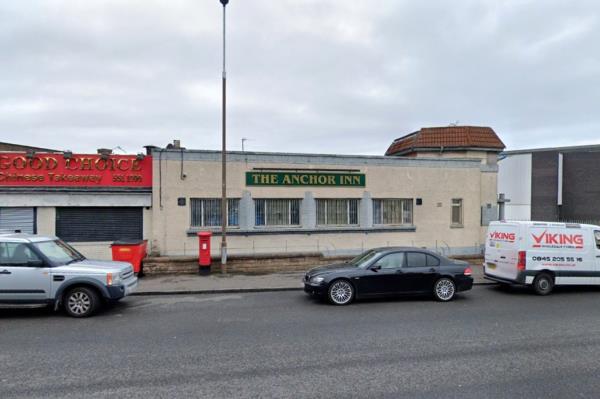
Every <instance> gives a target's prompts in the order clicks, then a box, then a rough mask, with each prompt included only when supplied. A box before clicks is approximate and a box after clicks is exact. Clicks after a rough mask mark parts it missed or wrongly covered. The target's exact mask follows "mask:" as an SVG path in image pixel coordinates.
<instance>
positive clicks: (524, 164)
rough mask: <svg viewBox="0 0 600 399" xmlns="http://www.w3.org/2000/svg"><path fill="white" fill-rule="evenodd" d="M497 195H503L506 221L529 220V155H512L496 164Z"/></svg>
mask: <svg viewBox="0 0 600 399" xmlns="http://www.w3.org/2000/svg"><path fill="white" fill-rule="evenodd" d="M498 193H504V194H505V196H506V198H508V199H510V202H509V203H507V204H506V211H505V217H506V219H507V220H531V154H514V155H508V156H506V158H504V159H502V160H500V161H499V162H498Z"/></svg>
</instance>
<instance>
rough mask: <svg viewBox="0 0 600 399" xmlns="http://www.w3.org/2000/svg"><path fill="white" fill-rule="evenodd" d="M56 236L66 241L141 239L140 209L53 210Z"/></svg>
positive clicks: (78, 208) (141, 222)
mask: <svg viewBox="0 0 600 399" xmlns="http://www.w3.org/2000/svg"><path fill="white" fill-rule="evenodd" d="M56 235H57V236H58V237H60V238H61V239H63V240H64V241H69V242H84V241H85V242H90V241H91V242H93V241H115V240H130V239H131V240H141V239H142V235H143V215H142V208H140V207H76V208H75V207H74V208H56Z"/></svg>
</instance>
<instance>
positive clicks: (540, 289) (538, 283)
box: [533, 273, 554, 295]
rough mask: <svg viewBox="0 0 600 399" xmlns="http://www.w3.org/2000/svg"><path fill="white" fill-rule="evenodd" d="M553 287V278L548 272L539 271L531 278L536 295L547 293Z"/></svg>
mask: <svg viewBox="0 0 600 399" xmlns="http://www.w3.org/2000/svg"><path fill="white" fill-rule="evenodd" d="M552 288H554V279H553V278H552V276H551V275H550V274H548V273H540V274H538V275H537V276H536V277H535V279H534V280H533V291H535V293H536V294H538V295H548V294H549V293H551V292H552Z"/></svg>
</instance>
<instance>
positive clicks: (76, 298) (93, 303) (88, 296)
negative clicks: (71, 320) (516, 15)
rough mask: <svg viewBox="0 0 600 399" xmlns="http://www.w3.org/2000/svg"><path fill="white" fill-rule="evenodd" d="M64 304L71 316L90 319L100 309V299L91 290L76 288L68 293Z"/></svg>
mask: <svg viewBox="0 0 600 399" xmlns="http://www.w3.org/2000/svg"><path fill="white" fill-rule="evenodd" d="M63 304H64V307H65V311H66V312H67V314H68V315H69V316H71V317H89V316H91V315H93V314H94V312H95V311H96V309H97V308H98V305H99V304H100V298H99V297H98V294H97V293H96V291H94V290H93V289H91V288H87V287H75V288H73V289H70V290H69V291H68V292H67V293H66V295H65V296H64V300H63Z"/></svg>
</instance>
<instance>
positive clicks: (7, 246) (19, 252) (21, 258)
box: [0, 242, 40, 266]
mask: <svg viewBox="0 0 600 399" xmlns="http://www.w3.org/2000/svg"><path fill="white" fill-rule="evenodd" d="M36 260H40V258H39V257H38V256H37V255H36V254H35V253H34V252H33V251H32V250H31V249H30V248H29V247H28V246H27V245H26V244H23V243H18V242H2V243H0V265H4V266H22V265H27V262H29V261H36Z"/></svg>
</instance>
